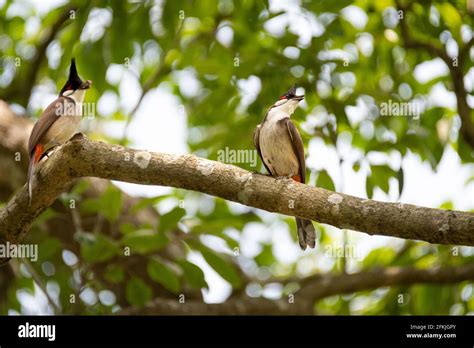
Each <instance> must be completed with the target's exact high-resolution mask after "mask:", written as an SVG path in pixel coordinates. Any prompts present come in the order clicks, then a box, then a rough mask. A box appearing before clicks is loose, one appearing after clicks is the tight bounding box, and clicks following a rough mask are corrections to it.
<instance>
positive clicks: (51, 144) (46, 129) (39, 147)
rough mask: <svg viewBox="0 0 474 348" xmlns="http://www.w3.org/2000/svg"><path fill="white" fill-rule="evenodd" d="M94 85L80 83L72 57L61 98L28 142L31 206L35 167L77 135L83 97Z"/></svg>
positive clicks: (54, 103) (50, 108)
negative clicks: (52, 151) (56, 148)
mask: <svg viewBox="0 0 474 348" xmlns="http://www.w3.org/2000/svg"><path fill="white" fill-rule="evenodd" d="M91 84H92V82H91V81H89V80H87V81H85V82H83V81H82V80H81V78H80V77H79V75H78V73H77V69H76V62H75V60H74V58H73V59H72V60H71V67H70V68H69V78H68V80H67V82H66V84H65V85H64V87H63V88H62V89H61V92H60V93H59V97H58V98H57V99H56V100H54V101H53V102H52V103H51V104H49V105H48V107H47V108H46V109H45V110H44V111H43V113H42V114H41V117H40V119H39V120H38V121H37V122H36V123H35V125H34V127H33V130H32V131H31V135H30V139H29V142H28V153H29V155H30V164H29V168H28V179H27V183H28V193H29V196H30V203H31V198H32V190H33V176H34V173H35V168H36V165H37V164H38V162H39V161H40V160H41V159H42V158H43V157H44V156H45V155H47V154H48V153H50V152H51V150H53V148H55V147H57V146H59V145H62V144H64V143H65V142H66V141H67V140H69V138H71V137H72V136H73V135H74V134H75V133H76V131H77V130H78V128H79V125H80V122H81V116H82V103H83V101H84V96H85V93H86V90H87V89H89V88H90V86H91Z"/></svg>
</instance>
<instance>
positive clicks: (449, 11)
mask: <svg viewBox="0 0 474 348" xmlns="http://www.w3.org/2000/svg"><path fill="white" fill-rule="evenodd" d="M438 9H439V13H440V15H441V18H443V20H444V22H445V23H446V25H447V26H448V27H449V28H450V29H451V30H453V31H455V32H457V31H458V30H459V28H460V26H461V24H462V18H461V15H460V14H459V12H458V10H456V8H455V7H454V6H453V5H451V4H450V3H449V2H448V1H444V2H443V3H442V4H439V5H438Z"/></svg>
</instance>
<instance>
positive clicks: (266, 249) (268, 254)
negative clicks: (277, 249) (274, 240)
mask: <svg viewBox="0 0 474 348" xmlns="http://www.w3.org/2000/svg"><path fill="white" fill-rule="evenodd" d="M255 262H257V264H258V265H259V266H267V267H269V266H271V265H272V264H274V263H275V256H273V251H272V245H271V244H265V245H264V246H263V248H262V251H261V252H260V254H258V255H257V256H256V257H255Z"/></svg>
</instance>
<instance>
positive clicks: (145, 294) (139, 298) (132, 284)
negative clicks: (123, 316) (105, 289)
mask: <svg viewBox="0 0 474 348" xmlns="http://www.w3.org/2000/svg"><path fill="white" fill-rule="evenodd" d="M152 294H153V292H152V290H151V288H150V287H149V286H148V285H147V284H146V283H145V282H144V281H143V280H141V279H140V278H137V277H133V278H131V279H130V280H129V281H128V283H127V287H126V289H125V297H126V298H127V301H128V302H129V303H130V304H131V305H133V306H137V307H143V306H144V305H145V304H146V303H147V302H148V301H150V300H151V297H152Z"/></svg>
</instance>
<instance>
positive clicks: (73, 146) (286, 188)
mask: <svg viewBox="0 0 474 348" xmlns="http://www.w3.org/2000/svg"><path fill="white" fill-rule="evenodd" d="M80 177H99V178H103V179H109V180H118V181H124V182H130V183H137V184H145V185H161V186H171V187H176V188H182V189H187V190H193V191H198V192H202V193H206V194H209V195H213V196H216V197H220V198H223V199H227V200H230V201H234V202H238V203H241V204H245V205H247V206H250V207H254V208H259V209H263V210H267V211H269V212H275V213H280V214H285V215H291V216H298V217H301V218H305V219H311V220H315V221H319V222H321V223H325V224H330V225H333V226H335V227H339V228H347V229H351V230H355V231H361V232H366V233H368V234H378V235H384V236H391V237H399V238H405V239H416V240H424V241H428V242H430V243H439V244H459V245H471V246H472V245H474V214H473V213H468V212H461V211H451V210H439V209H431V208H424V207H418V206H414V205H409V204H400V203H386V202H378V201H374V200H370V199H361V198H357V197H353V196H349V195H345V194H341V193H334V192H331V191H328V190H324V189H321V188H317V187H312V186H308V185H304V184H299V183H296V182H294V181H292V180H286V179H285V180H277V179H274V178H272V177H269V176H266V175H260V174H255V173H250V172H248V171H246V170H244V169H241V168H238V167H235V166H232V165H227V164H223V163H220V162H215V161H211V160H207V159H204V158H199V157H196V156H193V155H181V156H176V155H170V154H164V153H153V152H148V151H140V150H132V149H129V148H126V147H122V146H117V145H111V144H106V143H103V142H96V141H91V140H89V139H87V138H85V137H83V136H78V135H76V136H75V137H73V139H72V140H70V141H68V142H67V143H66V144H65V145H63V146H62V147H61V148H59V149H58V150H57V151H55V152H54V153H53V154H52V155H51V156H50V158H49V159H47V160H43V162H42V163H41V165H40V170H39V171H38V172H37V175H36V177H35V178H36V180H35V183H34V187H33V200H32V204H31V205H29V203H28V201H29V198H28V190H27V188H26V185H25V186H23V188H22V189H20V190H19V191H18V192H17V194H16V195H15V196H14V197H13V198H12V199H11V200H10V201H9V202H8V203H7V205H6V206H5V207H4V208H3V209H2V210H0V239H4V240H9V241H10V242H19V241H21V240H22V238H23V237H24V235H25V234H26V233H27V231H28V229H29V227H30V225H31V224H32V223H33V221H34V220H35V219H36V217H38V216H39V214H41V213H42V212H43V211H44V210H45V209H46V208H47V207H48V206H50V205H51V204H52V203H53V202H54V201H55V200H56V198H57V197H58V195H59V194H60V193H61V192H63V191H64V190H65V189H66V188H67V186H68V184H69V183H70V182H71V181H72V180H74V179H77V178H80Z"/></svg>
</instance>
